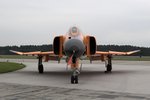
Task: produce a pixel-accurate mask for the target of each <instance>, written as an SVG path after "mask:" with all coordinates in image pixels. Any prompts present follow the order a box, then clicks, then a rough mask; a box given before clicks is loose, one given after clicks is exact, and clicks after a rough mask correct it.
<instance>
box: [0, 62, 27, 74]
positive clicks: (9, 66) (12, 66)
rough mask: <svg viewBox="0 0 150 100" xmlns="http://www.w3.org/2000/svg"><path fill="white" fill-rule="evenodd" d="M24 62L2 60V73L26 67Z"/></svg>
mask: <svg viewBox="0 0 150 100" xmlns="http://www.w3.org/2000/svg"><path fill="white" fill-rule="evenodd" d="M24 67H25V65H24V64H19V63H12V62H0V73H7V72H12V71H16V70H19V69H22V68H24Z"/></svg>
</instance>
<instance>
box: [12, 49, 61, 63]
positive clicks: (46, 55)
mask: <svg viewBox="0 0 150 100" xmlns="http://www.w3.org/2000/svg"><path fill="white" fill-rule="evenodd" d="M10 52H12V53H15V54H18V55H32V56H42V57H44V59H45V62H47V61H48V60H54V61H60V59H61V57H59V56H57V55H55V54H54V52H53V51H48V52H41V51H34V52H20V51H14V50H10Z"/></svg>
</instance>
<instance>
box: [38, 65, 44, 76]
mask: <svg viewBox="0 0 150 100" xmlns="http://www.w3.org/2000/svg"><path fill="white" fill-rule="evenodd" d="M38 70H39V73H40V74H42V73H43V72H44V68H43V65H39V66H38Z"/></svg>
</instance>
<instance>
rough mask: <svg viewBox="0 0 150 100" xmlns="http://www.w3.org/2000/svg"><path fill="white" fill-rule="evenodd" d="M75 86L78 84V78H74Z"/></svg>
mask: <svg viewBox="0 0 150 100" xmlns="http://www.w3.org/2000/svg"><path fill="white" fill-rule="evenodd" d="M75 84H78V76H75Z"/></svg>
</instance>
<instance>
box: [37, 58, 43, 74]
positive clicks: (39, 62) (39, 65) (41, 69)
mask: <svg viewBox="0 0 150 100" xmlns="http://www.w3.org/2000/svg"><path fill="white" fill-rule="evenodd" d="M42 58H43V56H39V57H38V59H39V61H38V71H39V73H40V74H42V73H43V72H44V67H43V64H42Z"/></svg>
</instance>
